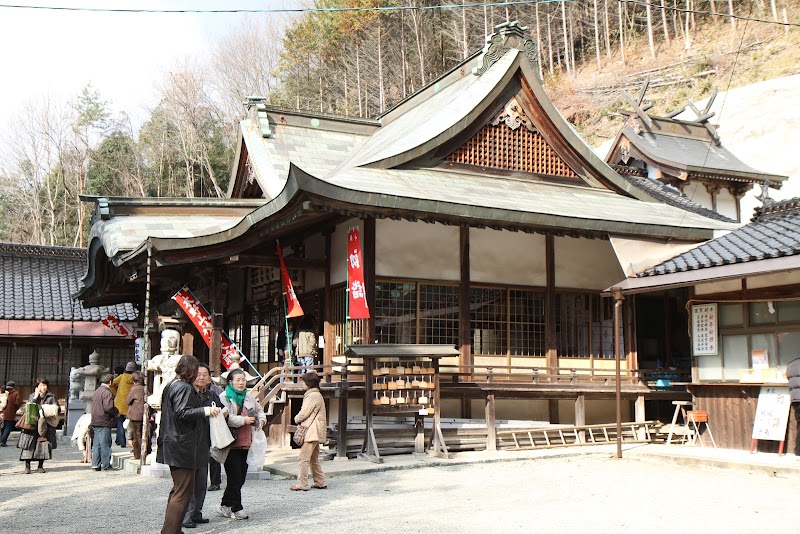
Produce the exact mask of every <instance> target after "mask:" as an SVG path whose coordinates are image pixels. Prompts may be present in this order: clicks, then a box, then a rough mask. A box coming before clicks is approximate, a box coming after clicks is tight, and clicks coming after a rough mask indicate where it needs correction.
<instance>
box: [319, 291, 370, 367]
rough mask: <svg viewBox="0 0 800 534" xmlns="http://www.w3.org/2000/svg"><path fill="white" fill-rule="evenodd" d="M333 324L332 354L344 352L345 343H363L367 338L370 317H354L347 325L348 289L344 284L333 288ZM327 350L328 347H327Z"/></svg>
mask: <svg viewBox="0 0 800 534" xmlns="http://www.w3.org/2000/svg"><path fill="white" fill-rule="evenodd" d="M331 298H332V299H333V302H331V324H332V325H333V345H334V346H333V350H332V351H331V355H332V356H338V355H341V354H344V352H345V345H347V346H348V347H349V346H350V345H361V344H363V343H364V342H365V341H366V339H367V328H368V327H369V319H354V320H351V321H348V322H347V325H346V326H345V313H346V308H347V300H346V299H347V291H346V288H345V287H344V286H340V287H338V288H335V289H333V290H331ZM326 350H327V348H326Z"/></svg>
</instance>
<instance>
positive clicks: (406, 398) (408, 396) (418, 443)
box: [345, 343, 459, 463]
mask: <svg viewBox="0 0 800 534" xmlns="http://www.w3.org/2000/svg"><path fill="white" fill-rule="evenodd" d="M345 354H346V356H348V357H349V358H360V359H361V360H362V361H363V364H364V409H365V411H366V415H367V421H366V422H367V427H366V432H365V434H364V445H363V447H362V452H361V454H360V455H359V456H360V457H362V458H364V459H366V460H369V461H371V462H375V463H383V459H382V458H381V454H380V450H379V449H378V442H377V440H376V439H375V427H374V424H373V416H375V415H388V416H403V417H405V416H409V415H413V416H414V419H415V427H416V429H417V437H416V439H415V441H414V452H415V453H423V452H425V441H424V425H423V418H424V417H428V416H432V417H433V428H432V431H431V438H430V444H431V446H430V449H429V450H430V452H431V453H432V454H434V455H436V456H440V457H443V458H448V457H449V453H448V451H447V445H446V444H445V441H444V436H443V435H442V428H441V410H440V404H441V398H440V395H439V360H440V359H441V358H442V357H446V356H458V354H459V352H458V349H456V348H455V347H453V346H450V345H409V344H399V343H392V344H384V345H354V346H352V347H350V348H349V349H348V350H347V352H346V353H345ZM395 364H397V365H395ZM382 377H383V378H382ZM381 380H382V381H381ZM420 381H423V383H424V384H425V387H422V386H420V385H419V382H420ZM391 386H394V387H391ZM379 391H383V393H382V394H381V393H378V392H379ZM389 391H391V392H392V393H391V397H390V396H389V395H388V394H387V393H388V392H389ZM426 392H430V393H426ZM395 393H396V396H395ZM412 395H413V396H412ZM401 400H402V402H401ZM376 401H377V402H376Z"/></svg>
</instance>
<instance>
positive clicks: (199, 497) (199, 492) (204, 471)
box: [183, 464, 208, 523]
mask: <svg viewBox="0 0 800 534" xmlns="http://www.w3.org/2000/svg"><path fill="white" fill-rule="evenodd" d="M207 488H208V464H206V465H205V466H204V467H201V468H199V469H195V473H194V492H193V493H192V500H191V501H190V502H189V508H188V509H187V510H186V515H185V516H183V522H184V523H192V522H194V521H195V520H197V519H201V518H202V517H203V504H205V502H206V489H207Z"/></svg>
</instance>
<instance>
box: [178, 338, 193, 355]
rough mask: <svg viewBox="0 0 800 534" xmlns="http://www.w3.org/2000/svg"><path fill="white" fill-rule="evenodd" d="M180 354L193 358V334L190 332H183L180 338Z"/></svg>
mask: <svg viewBox="0 0 800 534" xmlns="http://www.w3.org/2000/svg"><path fill="white" fill-rule="evenodd" d="M181 354H189V355H191V356H194V334H193V333H192V332H185V333H184V334H183V336H181Z"/></svg>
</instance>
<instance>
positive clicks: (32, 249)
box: [0, 243, 86, 259]
mask: <svg viewBox="0 0 800 534" xmlns="http://www.w3.org/2000/svg"><path fill="white" fill-rule="evenodd" d="M0 253H3V254H13V255H16V256H58V257H63V258H80V259H85V258H86V249H85V248H79V247H64V246H58V245H36V244H33V243H0Z"/></svg>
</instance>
